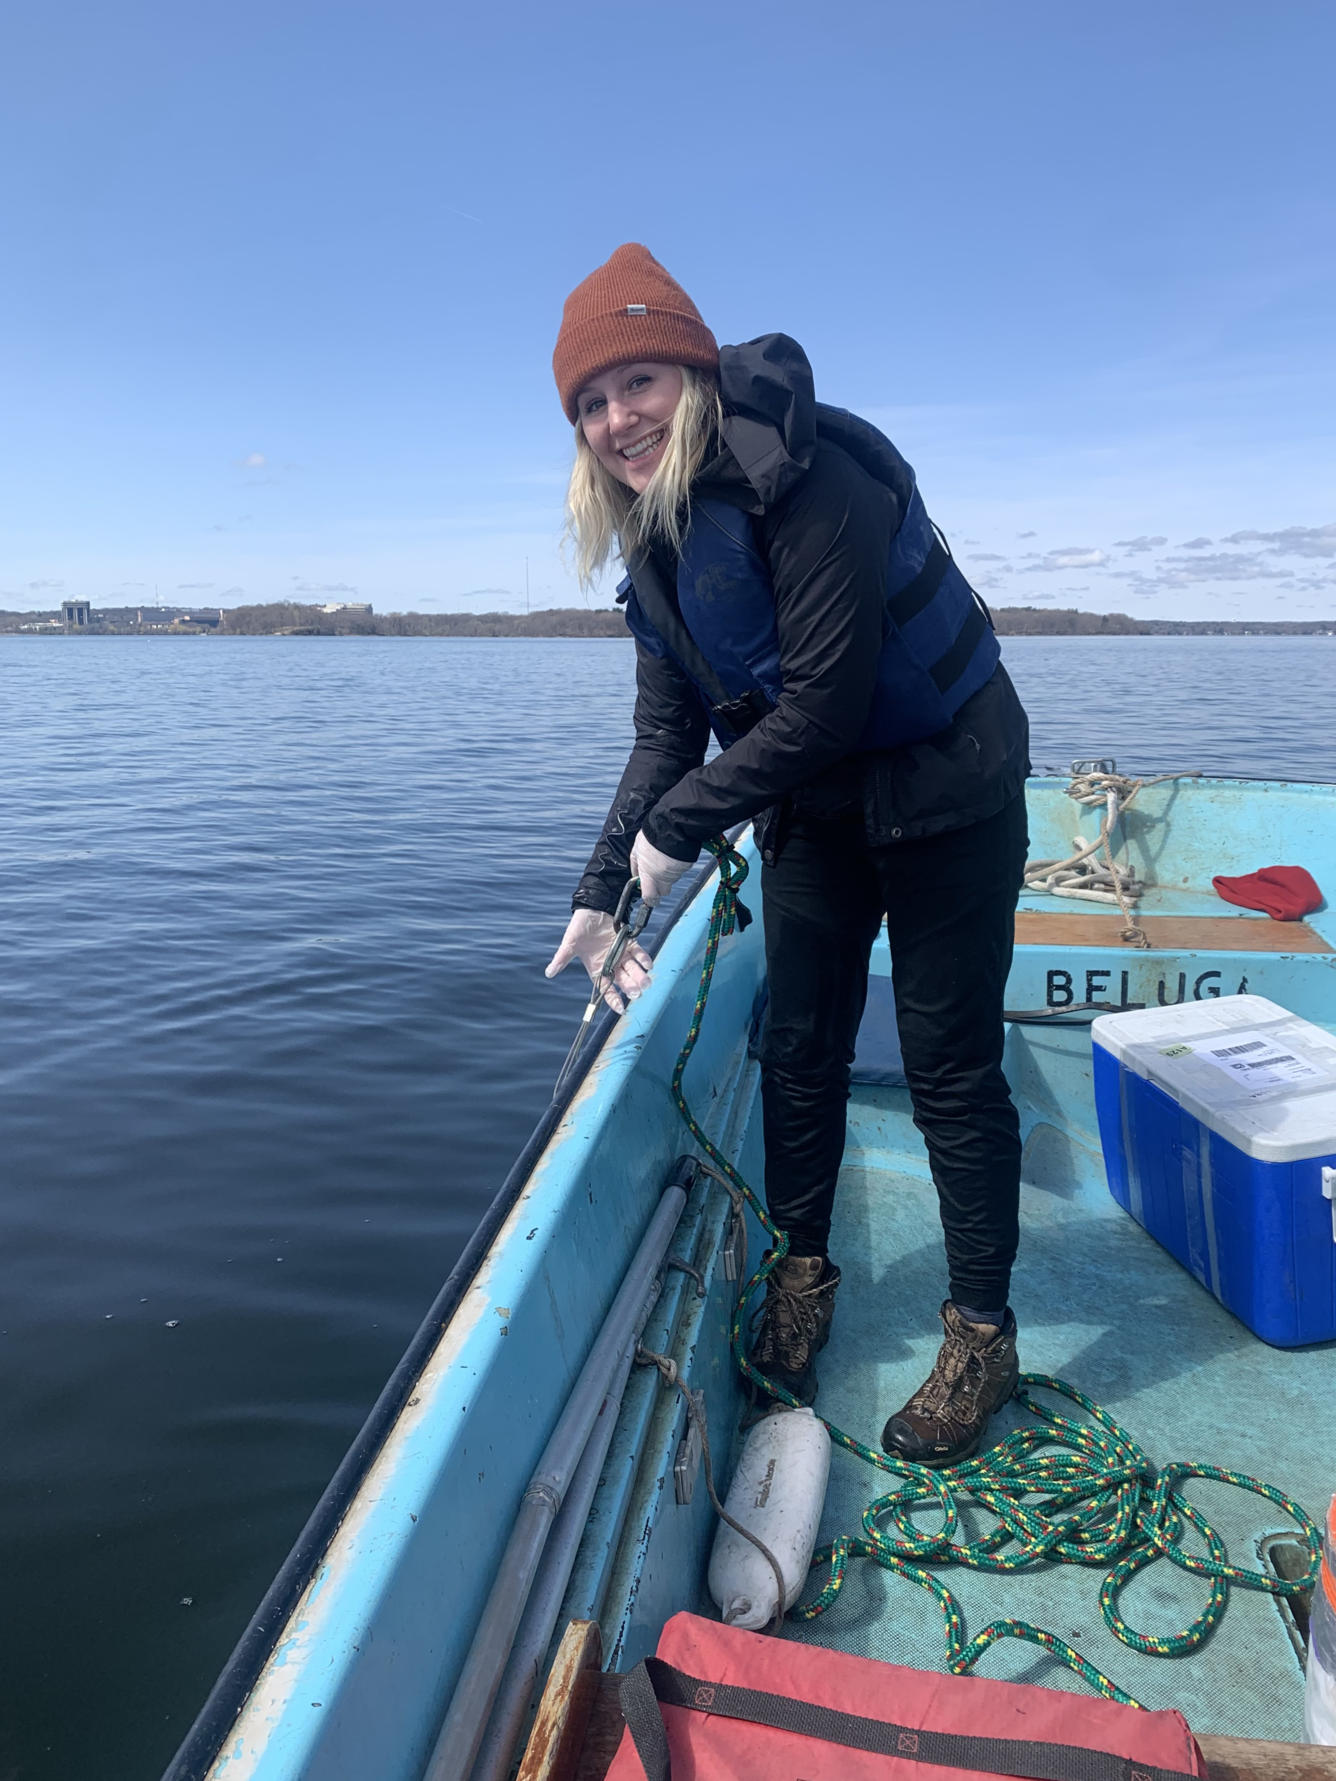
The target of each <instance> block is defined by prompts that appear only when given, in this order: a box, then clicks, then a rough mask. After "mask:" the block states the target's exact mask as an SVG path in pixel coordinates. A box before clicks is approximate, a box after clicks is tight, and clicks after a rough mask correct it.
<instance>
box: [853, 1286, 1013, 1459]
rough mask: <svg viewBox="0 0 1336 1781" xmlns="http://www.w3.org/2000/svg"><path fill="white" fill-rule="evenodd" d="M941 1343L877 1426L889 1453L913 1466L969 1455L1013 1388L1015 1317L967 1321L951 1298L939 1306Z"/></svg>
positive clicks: (883, 1445) (965, 1457) (1009, 1313)
mask: <svg viewBox="0 0 1336 1781" xmlns="http://www.w3.org/2000/svg"><path fill="white" fill-rule="evenodd" d="M942 1328H943V1329H944V1330H945V1331H946V1340H945V1341H944V1342H943V1343H942V1346H941V1349H940V1351H939V1353H938V1355H937V1360H936V1363H935V1364H934V1366H933V1369H932V1372H931V1373H929V1375H928V1377H927V1379H926V1380H925V1381H924V1383H923V1384H922V1385H920V1387H919V1388H918V1390H917V1391H916V1392H915V1393H914V1395H913V1397H912V1398H910V1400H909V1402H908V1403H907V1404H906V1405H905V1407H904V1409H903V1410H899V1411H897V1412H896V1414H895V1415H894V1416H892V1417H891V1419H890V1421H889V1422H888V1423H887V1424H886V1427H885V1428H884V1429H883V1430H882V1432H881V1444H882V1447H883V1448H884V1449H885V1451H886V1452H887V1453H890V1454H898V1455H899V1456H900V1458H902V1459H907V1460H911V1461H912V1462H913V1463H914V1464H915V1465H916V1466H953V1465H955V1464H956V1463H957V1461H958V1460H962V1459H968V1458H969V1456H970V1455H971V1454H972V1453H973V1452H974V1450H975V1448H976V1447H977V1446H978V1445H979V1442H980V1441H981V1440H982V1439H983V1431H984V1430H985V1429H986V1428H987V1426H988V1418H989V1417H990V1416H991V1415H992V1414H993V1412H994V1410H996V1409H997V1407H998V1405H999V1404H1005V1403H1006V1401H1007V1399H1008V1398H1009V1397H1010V1396H1011V1394H1012V1393H1013V1392H1014V1391H1015V1389H1016V1381H1017V1379H1018V1378H1019V1377H1020V1366H1019V1363H1018V1362H1017V1360H1016V1319H1015V1318H1014V1317H1013V1316H1012V1314H1011V1312H1010V1311H1008V1312H1007V1318H1006V1322H1005V1323H1004V1324H1003V1325H1002V1327H1001V1329H999V1328H998V1327H997V1325H996V1324H991V1323H970V1322H969V1321H968V1320H967V1319H966V1318H963V1317H962V1316H961V1315H960V1313H959V1311H957V1310H956V1308H955V1306H954V1305H953V1304H952V1303H951V1301H950V1299H948V1300H947V1301H946V1303H945V1304H944V1305H943V1306H942Z"/></svg>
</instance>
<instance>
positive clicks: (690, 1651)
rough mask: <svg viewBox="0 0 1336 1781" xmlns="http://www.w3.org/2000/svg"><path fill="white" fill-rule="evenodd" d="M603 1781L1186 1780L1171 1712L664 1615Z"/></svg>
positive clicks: (1190, 1754) (1186, 1764) (631, 1681)
mask: <svg viewBox="0 0 1336 1781" xmlns="http://www.w3.org/2000/svg"><path fill="white" fill-rule="evenodd" d="M621 1702H622V1713H623V1715H624V1716H625V1718H626V1731H625V1733H624V1734H623V1736H622V1741H621V1744H620V1746H619V1747H618V1750H617V1754H616V1756H615V1757H614V1758H613V1760H612V1766H611V1768H610V1769H609V1770H608V1781H979V1778H980V1777H988V1776H996V1775H1005V1776H1018V1777H1021V1778H1023V1781H1185V1778H1186V1777H1188V1776H1204V1775H1206V1773H1207V1769H1206V1764H1205V1761H1204V1760H1203V1758H1202V1754H1201V1751H1200V1750H1199V1749H1198V1748H1197V1744H1196V1741H1195V1739H1194V1738H1193V1736H1192V1733H1191V1732H1190V1731H1189V1730H1188V1727H1187V1722H1186V1721H1185V1720H1184V1718H1183V1716H1182V1714H1181V1713H1149V1712H1143V1711H1142V1710H1141V1709H1140V1708H1137V1707H1122V1706H1119V1705H1118V1704H1117V1703H1116V1702H1114V1701H1106V1700H1101V1699H1098V1698H1092V1697H1091V1696H1088V1695H1081V1694H1070V1693H1068V1692H1066V1691H1065V1690H1060V1689H1055V1688H1035V1687H1031V1686H1026V1685H1023V1684H1020V1683H1016V1682H990V1681H987V1680H986V1679H985V1678H983V1677H980V1676H943V1675H937V1674H935V1673H933V1672H931V1671H927V1670H910V1669H905V1668H904V1667H903V1666H902V1665H900V1664H888V1663H879V1662H877V1661H876V1660H875V1659H873V1658H869V1657H850V1656H848V1655H847V1654H846V1653H845V1652H843V1651H828V1650H825V1649H823V1648H822V1647H821V1646H819V1645H799V1644H797V1643H795V1642H794V1641H792V1640H788V1639H770V1638H765V1637H763V1636H762V1635H761V1634H759V1633H744V1632H739V1631H738V1630H737V1628H736V1627H730V1626H720V1625H719V1624H717V1623H716V1622H715V1621H712V1620H702V1619H700V1618H699V1617H698V1616H697V1615H695V1614H675V1615H674V1616H673V1618H672V1619H671V1620H670V1621H669V1622H668V1624H667V1626H665V1627H664V1629H663V1636H662V1638H661V1639H660V1640H659V1650H658V1656H657V1657H651V1658H647V1659H646V1660H645V1662H644V1663H642V1664H638V1665H637V1666H636V1668H635V1669H634V1670H632V1671H631V1672H630V1674H629V1675H628V1676H627V1677H626V1678H625V1679H624V1681H623V1682H622V1687H621Z"/></svg>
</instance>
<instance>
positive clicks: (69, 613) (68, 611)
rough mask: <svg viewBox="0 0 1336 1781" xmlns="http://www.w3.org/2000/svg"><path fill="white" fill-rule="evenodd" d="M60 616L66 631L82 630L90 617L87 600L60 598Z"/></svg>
mask: <svg viewBox="0 0 1336 1781" xmlns="http://www.w3.org/2000/svg"><path fill="white" fill-rule="evenodd" d="M60 616H61V618H62V619H63V620H64V623H65V629H66V630H67V631H82V630H85V629H86V628H87V626H88V623H89V621H90V619H91V618H92V610H91V608H90V606H89V604H88V601H87V600H62V601H61V602H60Z"/></svg>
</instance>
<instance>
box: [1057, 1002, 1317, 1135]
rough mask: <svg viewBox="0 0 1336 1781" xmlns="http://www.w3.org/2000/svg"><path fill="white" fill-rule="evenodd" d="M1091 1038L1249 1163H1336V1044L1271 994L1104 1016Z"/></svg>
mask: <svg viewBox="0 0 1336 1781" xmlns="http://www.w3.org/2000/svg"><path fill="white" fill-rule="evenodd" d="M1091 1038H1092V1039H1093V1041H1094V1043H1095V1044H1096V1045H1099V1046H1101V1047H1102V1048H1103V1049H1104V1050H1105V1051H1107V1052H1109V1053H1110V1054H1111V1055H1112V1056H1113V1057H1115V1058H1116V1059H1117V1060H1118V1062H1119V1064H1121V1065H1122V1067H1123V1068H1124V1069H1127V1070H1131V1071H1133V1072H1135V1074H1136V1075H1138V1076H1143V1077H1145V1079H1146V1080H1147V1081H1148V1082H1153V1083H1154V1084H1155V1085H1156V1087H1157V1088H1161V1089H1163V1090H1164V1092H1165V1093H1166V1094H1167V1095H1169V1096H1171V1097H1172V1098H1173V1099H1174V1100H1175V1101H1177V1102H1178V1103H1179V1105H1180V1106H1181V1107H1182V1108H1184V1110H1185V1111H1186V1112H1188V1113H1191V1114H1192V1115H1193V1117H1194V1118H1196V1119H1198V1120H1200V1121H1201V1123H1202V1124H1203V1125H1204V1126H1208V1127H1209V1128H1210V1130H1211V1131H1213V1132H1215V1133H1217V1134H1218V1135H1219V1136H1220V1137H1222V1138H1224V1139H1226V1140H1228V1142H1229V1143H1231V1144H1233V1145H1234V1146H1235V1147H1236V1148H1237V1149H1239V1150H1241V1151H1242V1152H1243V1153H1244V1154H1245V1155H1246V1156H1251V1157H1255V1158H1256V1159H1257V1160H1258V1161H1259V1162H1266V1163H1293V1162H1300V1161H1303V1160H1305V1159H1306V1158H1309V1157H1315V1156H1332V1155H1336V1038H1334V1037H1333V1036H1332V1035H1331V1034H1330V1033H1328V1032H1326V1031H1325V1030H1324V1029H1323V1028H1322V1027H1319V1026H1315V1025H1314V1024H1313V1022H1312V1021H1311V1020H1301V1019H1300V1018H1299V1016H1298V1015H1297V1014H1291V1013H1290V1012H1289V1010H1288V1009H1286V1008H1281V1007H1279V1006H1278V1005H1277V1004H1276V1003H1275V1002H1270V1001H1268V1000H1267V998H1266V997H1265V996H1213V997H1212V998H1211V999H1210V1000H1209V1001H1203V1002H1180V1003H1177V1004H1175V1005H1174V1006H1172V1007H1169V1008H1137V1009H1132V1010H1130V1011H1129V1012H1128V1013H1126V1014H1101V1015H1100V1017H1099V1019H1098V1020H1096V1021H1095V1022H1094V1023H1093V1025H1092V1027H1091Z"/></svg>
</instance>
